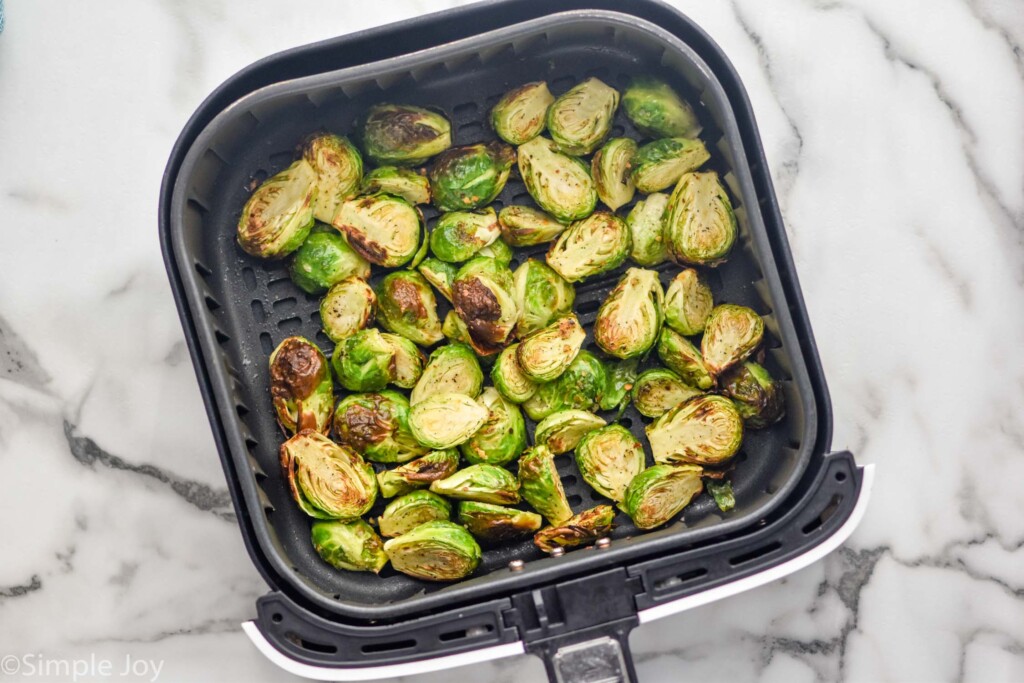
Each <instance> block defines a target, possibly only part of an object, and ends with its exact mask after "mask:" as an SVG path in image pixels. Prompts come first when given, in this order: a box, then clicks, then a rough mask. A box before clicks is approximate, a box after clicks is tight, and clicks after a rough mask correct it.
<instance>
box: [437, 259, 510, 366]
mask: <svg viewBox="0 0 1024 683" xmlns="http://www.w3.org/2000/svg"><path fill="white" fill-rule="evenodd" d="M512 287H513V278H512V271H510V270H509V269H508V267H506V266H503V265H501V264H500V263H498V262H497V261H495V260H494V259H492V258H485V257H483V256H480V257H477V258H474V259H472V260H471V261H469V262H468V263H466V264H465V265H464V266H462V268H460V269H459V272H458V273H456V274H455V280H454V281H453V282H452V305H453V306H454V307H455V312H456V313H458V314H459V317H460V318H461V319H462V322H464V323H465V324H466V329H467V330H469V335H470V337H472V338H473V340H474V341H475V342H476V344H477V345H479V346H480V347H481V348H485V349H493V351H492V353H496V352H497V351H498V350H499V349H501V348H502V347H503V346H504V345H505V344H506V343H507V342H508V339H509V337H510V336H511V335H512V331H513V330H514V329H515V325H516V321H517V320H518V319H519V306H517V305H516V300H515V297H514V296H513V294H512Z"/></svg>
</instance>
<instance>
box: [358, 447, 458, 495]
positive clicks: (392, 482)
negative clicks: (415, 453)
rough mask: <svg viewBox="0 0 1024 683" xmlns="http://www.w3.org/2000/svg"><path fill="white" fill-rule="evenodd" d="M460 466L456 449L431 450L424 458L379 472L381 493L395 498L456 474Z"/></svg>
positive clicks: (378, 482) (378, 481) (378, 479)
mask: <svg viewBox="0 0 1024 683" xmlns="http://www.w3.org/2000/svg"><path fill="white" fill-rule="evenodd" d="M458 468H459V453H458V451H456V450H455V449H448V450H444V451H430V452H429V453H427V454H426V455H424V456H423V457H422V458H416V459H415V460H410V461H409V462H407V463H405V464H404V465H399V466H398V467H396V468H394V469H391V470H385V471H383V472H378V473H377V484H378V485H379V486H380V495H381V496H383V497H384V498H393V497H394V496H400V495H402V494H403V493H409V492H410V491H415V490H416V489H418V488H425V487H427V486H430V482H432V481H436V480H438V479H444V478H445V477H450V476H451V475H453V474H455V470H457V469H458Z"/></svg>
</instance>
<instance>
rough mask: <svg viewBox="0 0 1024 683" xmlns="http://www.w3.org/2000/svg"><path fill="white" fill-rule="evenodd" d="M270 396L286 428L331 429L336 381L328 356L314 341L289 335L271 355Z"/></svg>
mask: <svg viewBox="0 0 1024 683" xmlns="http://www.w3.org/2000/svg"><path fill="white" fill-rule="evenodd" d="M270 396H271V399H272V400H273V403H274V411H275V412H276V413H277V422H278V424H280V425H281V428H282V429H284V430H285V431H287V432H291V433H292V434H294V433H295V432H301V431H302V430H304V429H314V430H316V431H318V432H326V431H327V430H328V429H329V428H330V423H331V410H332V409H333V407H334V383H333V382H332V381H331V369H330V366H328V365H327V358H325V357H324V354H323V353H322V352H321V351H320V349H319V348H317V346H316V345H315V344H313V342H311V341H309V340H308V339H305V338H303V337H288V338H287V339H285V340H284V341H282V342H281V343H280V344H278V346H277V348H276V349H274V352H273V353H272V354H270Z"/></svg>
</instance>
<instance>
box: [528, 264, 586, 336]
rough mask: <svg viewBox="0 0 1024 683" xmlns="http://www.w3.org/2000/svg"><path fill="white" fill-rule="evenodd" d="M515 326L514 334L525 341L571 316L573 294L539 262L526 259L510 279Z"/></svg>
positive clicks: (558, 276) (552, 272)
mask: <svg viewBox="0 0 1024 683" xmlns="http://www.w3.org/2000/svg"><path fill="white" fill-rule="evenodd" d="M513 285H514V290H515V298H516V303H517V304H518V305H519V322H517V323H516V334H517V335H518V336H519V337H526V336H529V335H530V334H533V333H534V332H536V331H537V330H539V329H542V328H544V327H547V326H548V325H550V324H551V323H552V322H553V321H555V320H556V319H558V318H560V317H562V316H563V315H567V314H569V313H572V304H573V301H575V299H576V290H575V289H574V288H573V286H572V285H570V284H569V283H568V282H566V281H565V280H563V279H562V276H561V275H559V274H558V273H556V272H555V271H553V270H552V269H551V268H549V267H548V266H546V265H545V264H544V263H542V262H541V261H537V260H535V259H532V258H531V259H526V261H524V262H523V263H522V264H521V265H520V266H519V267H518V268H516V272H515V274H514V277H513Z"/></svg>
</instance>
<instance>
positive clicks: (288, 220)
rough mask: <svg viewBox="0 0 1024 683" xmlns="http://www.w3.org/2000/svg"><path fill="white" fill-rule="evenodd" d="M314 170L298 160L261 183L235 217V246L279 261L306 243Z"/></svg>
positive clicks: (311, 211)
mask: <svg viewBox="0 0 1024 683" xmlns="http://www.w3.org/2000/svg"><path fill="white" fill-rule="evenodd" d="M315 201H316V171H314V170H313V167H312V166H310V165H309V162H308V161H305V160H303V159H300V160H299V161H296V162H295V163H294V164H292V165H291V166H289V167H288V168H286V169H285V170H283V171H281V172H280V173H278V174H277V175H275V176H272V177H270V178H268V179H267V180H265V181H263V184H262V185H260V186H259V187H258V188H256V191H255V192H253V193H252V196H251V197H249V200H248V201H247V202H246V203H245V206H244V207H243V208H242V215H241V216H239V218H238V246H240V247H242V250H243V251H244V252H245V253H247V254H249V255H251V256H258V257H259V258H280V257H282V256H287V255H288V254H290V253H292V252H293V251H295V250H296V249H298V248H299V246H300V245H301V244H302V243H303V242H305V241H306V237H308V236H309V231H310V230H311V229H312V227H313V203H314V202H315Z"/></svg>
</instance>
